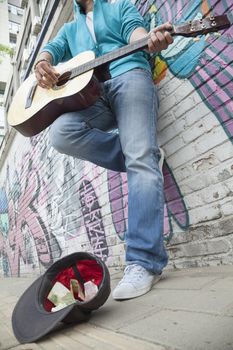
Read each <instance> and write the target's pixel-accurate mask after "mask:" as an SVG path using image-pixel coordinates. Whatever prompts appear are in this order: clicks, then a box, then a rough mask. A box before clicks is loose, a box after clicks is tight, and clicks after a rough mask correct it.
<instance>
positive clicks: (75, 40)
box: [42, 0, 150, 77]
mask: <svg viewBox="0 0 233 350" xmlns="http://www.w3.org/2000/svg"><path fill="white" fill-rule="evenodd" d="M73 3H74V20H73V21H72V22H69V23H65V24H64V25H63V26H62V28H61V29H60V30H59V32H58V34H57V35H56V37H55V38H54V39H53V40H52V41H50V42H49V43H48V44H47V45H45V46H44V48H43V49H42V52H43V51H46V52H49V53H50V54H51V55H52V58H53V62H52V64H53V65H57V64H58V63H59V62H65V61H67V60H69V59H71V58H72V57H74V56H76V55H78V54H79V53H81V52H83V51H88V50H92V51H94V52H95V55H96V57H98V56H102V55H104V54H105V53H108V52H110V51H112V50H115V49H118V48H120V47H122V46H124V45H127V44H128V43H129V39H130V36H131V34H132V32H133V31H134V30H135V29H136V28H137V27H145V24H144V20H143V17H142V16H141V15H140V14H139V12H138V11H137V9H136V7H135V6H134V5H133V4H132V3H131V1H130V0H117V1H115V2H112V3H111V2H108V1H107V0H94V7H93V22H94V31H95V36H96V40H97V43H95V42H94V40H93V38H92V36H91V34H90V31H89V29H88V27H87V25H86V16H85V14H84V13H82V11H81V8H80V6H79V5H78V4H77V3H76V1H75V0H73ZM109 68H110V74H111V76H112V77H115V76H117V75H119V74H122V73H124V72H126V71H129V70H131V69H133V68H144V69H147V70H149V71H150V65H149V63H148V60H147V56H146V54H145V53H144V52H143V51H139V52H136V53H134V54H131V55H129V56H126V57H124V58H121V59H117V60H116V61H114V62H112V63H111V64H110V67H109Z"/></svg>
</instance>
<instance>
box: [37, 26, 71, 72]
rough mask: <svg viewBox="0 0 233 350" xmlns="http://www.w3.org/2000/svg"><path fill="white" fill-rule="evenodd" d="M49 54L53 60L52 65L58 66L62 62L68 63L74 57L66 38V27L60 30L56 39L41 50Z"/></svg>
mask: <svg viewBox="0 0 233 350" xmlns="http://www.w3.org/2000/svg"><path fill="white" fill-rule="evenodd" d="M41 52H48V53H50V55H51V56H52V58H53V61H52V64H53V65H57V64H58V63H60V62H64V61H68V60H69V59H70V58H71V57H72V56H71V53H70V49H69V44H68V41H67V37H66V30H65V25H64V26H63V27H62V28H61V29H60V30H59V32H58V33H57V35H56V36H55V38H54V39H52V40H51V41H49V42H48V43H47V44H46V45H45V46H44V47H43V49H42V50H41Z"/></svg>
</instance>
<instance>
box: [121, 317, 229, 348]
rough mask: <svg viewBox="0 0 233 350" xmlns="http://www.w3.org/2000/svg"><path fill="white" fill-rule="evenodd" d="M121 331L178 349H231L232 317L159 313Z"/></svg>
mask: <svg viewBox="0 0 233 350" xmlns="http://www.w3.org/2000/svg"><path fill="white" fill-rule="evenodd" d="M120 330H122V332H124V333H126V334H130V335H131V336H137V337H140V338H141V339H145V340H147V341H148V340H149V341H151V342H154V341H156V342H158V343H160V344H163V346H171V347H175V348H178V349H180V350H187V349H188V350H232V349H233V331H232V330H233V318H232V317H225V316H215V315H209V314H205V313H195V312H187V311H172V310H161V311H160V312H159V313H157V314H156V315H150V316H149V317H147V318H145V319H143V320H139V321H135V322H134V323H132V324H130V325H128V326H125V327H124V328H122V329H120Z"/></svg>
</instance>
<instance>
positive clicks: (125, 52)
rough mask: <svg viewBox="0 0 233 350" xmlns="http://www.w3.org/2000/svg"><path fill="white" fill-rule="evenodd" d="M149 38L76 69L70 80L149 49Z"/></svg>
mask: <svg viewBox="0 0 233 350" xmlns="http://www.w3.org/2000/svg"><path fill="white" fill-rule="evenodd" d="M147 41H148V37H145V38H143V39H140V40H137V41H135V42H133V43H132V44H128V45H126V46H123V47H121V48H120V49H117V50H114V51H111V52H109V53H106V54H104V55H103V56H100V57H97V58H96V59H94V60H92V61H89V62H87V63H85V64H82V65H81V66H79V67H77V68H74V69H73V70H72V74H71V77H70V78H74V77H76V76H78V75H80V74H83V73H85V72H87V71H89V70H92V69H95V68H97V67H99V66H101V65H104V64H108V63H111V62H113V61H115V60H117V59H119V58H123V57H125V56H128V55H130V54H133V53H135V52H137V51H140V50H143V49H145V48H146V47H147Z"/></svg>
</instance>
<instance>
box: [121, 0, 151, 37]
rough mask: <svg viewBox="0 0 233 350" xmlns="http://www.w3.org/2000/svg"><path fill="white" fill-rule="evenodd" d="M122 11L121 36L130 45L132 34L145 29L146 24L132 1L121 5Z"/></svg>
mask: <svg viewBox="0 0 233 350" xmlns="http://www.w3.org/2000/svg"><path fill="white" fill-rule="evenodd" d="M120 6H121V8H120V11H121V35H122V38H123V39H124V40H125V42H126V43H129V39H130V36H131V34H132V32H133V31H134V30H135V29H136V28H138V27H143V28H145V22H144V19H143V17H142V16H141V14H140V13H139V12H138V10H137V8H136V6H135V5H133V4H132V2H131V1H130V0H123V1H121V3H120Z"/></svg>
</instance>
